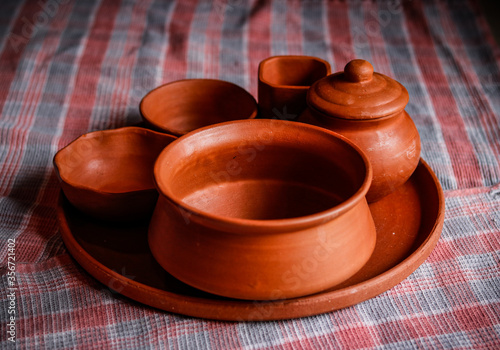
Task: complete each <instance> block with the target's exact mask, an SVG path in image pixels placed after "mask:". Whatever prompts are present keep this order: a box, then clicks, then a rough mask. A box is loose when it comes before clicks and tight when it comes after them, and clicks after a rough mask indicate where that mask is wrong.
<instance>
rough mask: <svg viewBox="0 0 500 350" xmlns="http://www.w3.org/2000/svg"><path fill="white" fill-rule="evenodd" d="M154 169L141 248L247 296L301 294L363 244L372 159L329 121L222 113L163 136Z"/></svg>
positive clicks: (360, 260) (344, 272)
mask: <svg viewBox="0 0 500 350" xmlns="http://www.w3.org/2000/svg"><path fill="white" fill-rule="evenodd" d="M154 173H155V180H156V185H157V188H158V190H159V192H160V198H159V200H158V203H157V206H156V209H155V212H154V214H153V217H152V220H151V222H150V228H149V245H150V249H151V251H152V253H153V255H154V257H155V259H156V260H157V261H158V262H159V264H160V265H161V266H162V267H163V268H164V269H165V270H167V271H168V272H169V273H170V274H172V275H173V276H174V277H176V278H178V279H179V280H181V281H183V282H185V283H187V284H189V285H192V286H194V287H196V288H199V289H201V290H204V291H207V292H210V293H214V294H218V295H222V296H226V297H232V298H239V299H251V300H272V299H283V298H292V297H297V296H302V295H307V294H312V293H315V292H319V291H321V290H324V289H326V288H329V287H332V286H334V285H336V284H338V283H341V282H343V281H345V280H346V279H348V278H349V277H351V276H352V275H353V274H354V273H356V272H357V271H358V270H359V269H360V268H361V267H362V266H363V265H364V264H365V263H366V261H367V260H368V259H369V257H370V256H371V254H372V252H373V249H374V246H375V240H376V232H375V227H374V223H373V219H372V217H371V214H370V211H369V208H368V205H367V202H366V199H365V194H366V192H367V190H368V188H369V186H370V182H371V176H372V171H371V167H370V165H369V162H368V160H367V159H366V157H365V156H364V155H363V153H362V152H360V150H359V149H358V148H357V147H356V146H355V145H354V144H352V143H351V142H350V141H348V140H347V139H345V138H344V137H342V136H340V135H338V134H335V133H333V132H331V131H327V130H324V129H321V128H319V127H315V126H310V125H303V124H299V123H294V122H288V121H281V120H246V121H235V122H227V123H223V124H219V125H216V126H212V127H207V128H203V129H200V130H197V131H195V132H192V133H190V134H189V135H186V136H183V137H181V138H180V139H178V140H177V141H174V142H173V143H172V144H170V145H169V147H167V148H166V149H165V150H164V151H163V152H162V153H161V154H160V156H159V157H158V160H157V162H156V164H155V169H154Z"/></svg>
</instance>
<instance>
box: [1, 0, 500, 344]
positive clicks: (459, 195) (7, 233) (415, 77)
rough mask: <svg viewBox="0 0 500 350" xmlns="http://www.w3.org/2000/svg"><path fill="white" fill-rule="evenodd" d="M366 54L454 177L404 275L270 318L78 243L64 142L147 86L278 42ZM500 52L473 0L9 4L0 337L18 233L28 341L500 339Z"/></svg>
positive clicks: (125, 110) (429, 152)
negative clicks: (97, 264)
mask: <svg viewBox="0 0 500 350" xmlns="http://www.w3.org/2000/svg"><path fill="white" fill-rule="evenodd" d="M282 54H306V55H313V56H318V57H321V58H324V59H326V60H328V61H329V62H330V63H331V64H332V70H333V71H338V70H341V69H343V66H344V65H345V64H346V63H347V62H348V61H349V60H350V59H353V58H365V59H367V60H369V61H371V62H372V63H373V65H374V67H375V69H376V70H377V71H379V72H382V73H384V74H387V75H389V76H391V77H393V78H395V79H397V80H398V81H400V82H401V83H403V84H404V85H405V86H406V87H407V89H408V91H409V93H410V103H409V105H408V106H407V108H406V110H407V111H408V112H409V113H410V115H411V116H412V118H413V120H414V121H415V123H416V125H417V127H418V129H419V132H420V135H421V139H422V147H423V149H422V157H423V158H424V159H425V160H426V161H427V162H428V163H429V164H430V166H431V167H432V168H433V169H434V171H435V172H436V174H437V176H438V177H439V179H440V181H441V184H442V186H443V188H444V190H445V196H446V217H445V225H444V229H443V234H442V237H441V239H440V241H439V242H438V244H437V247H436V249H435V250H434V251H433V253H432V254H431V256H430V257H429V258H428V259H427V261H426V262H425V263H424V264H423V265H422V266H421V267H420V268H419V269H417V270H416V272H414V273H413V274H412V275H411V276H410V277H409V278H408V279H406V280H405V281H403V282H402V283H400V284H399V285H397V286H396V287H394V288H393V289H391V290H389V291H387V292H386V293H384V294H382V295H380V296H378V297H376V298H374V299H371V300H368V301H366V302H363V303H361V304H359V305H356V306H353V307H350V308H347V309H343V310H340V311H337V312H332V313H327V314H323V315H318V316H315V317H309V318H303V319H296V320H288V321H278V322H264V323H232V322H214V321H208V320H200V319H193V318H189V317H183V316H179V315H174V314H170V313H166V312H162V311H158V310H155V309H152V308H149V307H146V306H143V305H141V304H138V303H136V302H134V301H131V300H129V299H127V298H125V297H122V296H120V295H118V294H115V293H113V292H111V291H110V290H109V289H108V288H107V287H106V286H104V285H102V284H100V283H98V282H97V281H96V280H95V279H93V278H92V277H91V276H90V275H88V274H87V273H86V272H85V271H84V270H83V269H82V268H80V267H79V266H78V265H77V264H76V263H75V261H74V260H72V258H71V257H70V256H69V255H68V253H67V251H66V249H65V247H64V245H63V243H62V241H61V238H60V234H59V232H58V223H57V220H56V209H55V208H56V199H57V196H58V190H59V187H58V183H57V180H56V177H55V175H54V172H53V168H52V157H53V156H54V154H55V153H56V151H57V150H58V149H60V148H61V147H63V146H65V145H66V144H68V143H69V142H70V141H71V140H73V139H74V138H76V137H78V136H79V135H81V134H83V133H86V132H89V131H93V130H100V129H109V128H116V127H120V126H125V125H131V124H134V123H137V122H139V121H140V117H139V113H138V103H139V101H140V99H141V98H142V96H143V95H144V94H145V93H146V92H147V91H149V90H150V89H151V88H153V87H155V86H157V85H160V84H162V83H164V82H168V81H172V80H176V79H182V78H186V77H187V78H194V77H197V78H199V77H205V78H217V79H223V80H228V81H231V82H234V83H236V84H238V85H240V86H242V87H244V88H246V89H247V90H249V91H250V92H251V93H252V94H253V95H254V96H256V93H257V67H258V64H259V62H260V61H261V60H262V59H264V58H266V57H268V56H271V55H282ZM499 63H500V51H499V50H498V47H497V46H496V44H495V43H494V41H493V38H492V36H491V34H490V32H489V29H488V26H487V24H486V22H485V19H484V17H483V15H482V14H481V10H480V8H479V7H478V5H477V4H476V3H475V1H472V0H471V1H453V2H452V1H449V2H446V1H418V0H413V1H404V2H403V3H402V4H401V3H399V2H395V1H387V2H382V1H381V2H373V1H329V2H316V1H305V2H298V1H290V2H287V3H286V2H283V1H272V2H269V1H260V0H232V1H222V0H216V1H213V2H203V1H182V2H180V1H179V2H166V1H159V0H144V1H141V2H139V1H137V2H133V1H127V0H123V1H104V0H90V1H76V0H40V1H29V0H24V1H18V0H12V1H7V0H2V1H1V2H0V113H1V117H0V261H1V265H0V266H1V267H0V276H1V277H0V286H1V288H0V290H1V293H0V345H1V346H0V347H2V348H8V347H9V345H12V344H11V343H10V342H9V341H8V340H7V329H8V326H7V323H8V322H9V316H10V315H9V314H8V307H9V299H8V293H7V290H6V288H7V286H8V272H9V270H8V262H7V260H8V243H9V239H15V241H16V247H15V258H16V277H17V281H16V283H17V287H18V290H17V291H16V303H17V304H16V309H15V311H16V314H15V315H16V321H15V322H16V327H17V334H16V337H17V339H16V345H17V346H18V347H19V348H27V349H39V348H50V349H56V348H75V347H77V348H98V347H110V348H115V349H123V348H142V347H158V348H181V349H192V348H202V349H205V348H215V349H233V348H245V349H261V348H275V349H299V348H326V347H332V348H346V349H359V348H404V349H407V348H438V349H441V348H453V349H462V348H465V349H469V348H490V349H493V348H500V268H499V264H500V185H499V182H500V65H499Z"/></svg>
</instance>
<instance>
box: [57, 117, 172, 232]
mask: <svg viewBox="0 0 500 350" xmlns="http://www.w3.org/2000/svg"><path fill="white" fill-rule="evenodd" d="M175 139H176V137H174V136H171V135H166V134H162V133H159V132H155V131H151V130H148V129H143V128H138V127H125V128H120V129H114V130H104V131H95V132H91V133H88V134H85V135H82V136H80V137H79V138H77V139H76V140H75V141H73V142H71V143H70V144H69V145H67V146H66V147H64V148H63V149H61V150H60V151H59V152H57V154H56V155H55V157H54V168H55V171H56V174H57V176H58V178H59V181H60V183H61V188H62V190H63V192H64V194H65V196H66V197H67V198H68V200H69V201H70V202H71V204H73V205H74V206H75V207H76V208H78V209H80V210H81V211H83V212H85V213H86V214H88V215H91V216H93V217H95V218H98V219H101V220H110V221H119V222H123V221H133V220H140V219H146V218H149V217H150V216H151V214H152V212H153V209H154V207H155V205H156V200H157V199H158V192H157V191H156V188H155V185H154V180H153V166H154V163H155V160H156V158H157V157H158V154H160V152H161V151H162V150H163V149H164V148H165V147H166V146H167V145H168V144H169V143H170V142H172V141H173V140H175Z"/></svg>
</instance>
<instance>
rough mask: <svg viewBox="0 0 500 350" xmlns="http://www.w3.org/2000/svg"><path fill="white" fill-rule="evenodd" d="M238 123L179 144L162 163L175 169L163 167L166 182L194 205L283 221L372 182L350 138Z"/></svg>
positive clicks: (344, 197) (172, 195) (222, 213)
mask: <svg viewBox="0 0 500 350" xmlns="http://www.w3.org/2000/svg"><path fill="white" fill-rule="evenodd" d="M231 129H232V128H231V127H227V129H225V130H224V129H219V130H215V131H214V132H211V131H210V130H207V131H206V132H204V133H201V134H198V135H197V137H196V138H190V139H186V140H184V142H182V143H178V144H175V145H172V146H173V147H171V148H169V150H168V152H167V153H165V154H163V157H162V161H161V162H160V163H158V164H157V169H160V168H166V169H167V168H168V169H170V170H169V171H160V170H158V171H157V174H160V177H159V178H157V181H158V184H159V186H160V189H161V190H162V191H164V192H165V193H166V194H167V196H168V197H170V198H173V199H174V200H175V201H176V202H178V203H180V204H182V205H185V206H186V207H188V208H192V209H193V210H195V211H199V212H204V213H208V214H212V215H215V216H218V217H224V218H236V219H245V220H279V219H288V218H298V217H302V216H307V215H313V214H316V213H319V212H322V211H325V210H328V209H331V208H333V207H335V206H337V205H338V204H340V203H342V202H343V201H345V200H347V199H348V198H349V197H351V196H353V195H354V194H355V193H356V191H358V190H359V188H360V186H361V185H362V183H363V181H365V176H366V168H365V165H364V164H363V161H362V159H361V158H360V157H359V156H358V155H356V154H355V153H356V152H355V151H354V150H353V149H349V148H346V147H345V145H344V143H341V142H338V143H332V142H327V143H325V144H321V137H318V139H317V140H307V142H304V141H303V140H300V133H298V134H297V135H287V136H282V135H274V134H273V132H272V131H271V130H265V129H264V130H262V131H261V132H260V133H258V134H254V135H247V134H246V133H247V132H253V131H255V129H253V130H252V131H250V130H244V129H239V130H238V131H237V132H236V130H231ZM244 133H245V136H244V139H245V141H241V137H242V136H243V134H244ZM195 150H202V151H201V152H200V153H198V154H197V153H196V152H195Z"/></svg>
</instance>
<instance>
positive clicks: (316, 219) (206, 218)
mask: <svg viewBox="0 0 500 350" xmlns="http://www.w3.org/2000/svg"><path fill="white" fill-rule="evenodd" d="M249 122H250V123H253V124H265V125H267V126H268V127H272V124H275V123H284V124H285V125H287V126H286V127H287V128H288V127H295V128H301V129H309V131H310V132H313V133H321V134H329V135H330V137H333V138H336V139H338V140H340V141H341V142H343V143H344V144H346V145H347V146H349V147H350V148H352V149H353V150H354V151H355V152H356V153H357V154H358V155H359V156H360V157H361V160H362V161H363V164H364V165H365V174H364V180H363V182H362V184H361V186H359V188H358V190H357V191H356V192H355V193H354V194H353V195H351V196H350V197H349V198H348V199H346V200H345V201H343V202H341V203H340V204H338V205H336V206H333V207H331V208H329V209H327V210H324V211H320V212H318V213H314V214H310V215H305V216H299V217H293V218H285V219H270V220H257V219H242V218H233V217H226V216H222V215H217V214H212V213H208V212H205V211H203V210H200V209H198V208H196V207H193V206H191V205H188V204H186V203H184V202H183V201H182V200H181V199H179V198H176V197H175V196H172V193H171V192H170V191H168V190H166V189H168V186H165V185H164V183H163V181H162V179H161V176H160V175H161V173H162V172H164V171H168V169H164V170H163V169H162V168H161V163H163V159H164V158H165V157H167V156H168V153H169V152H171V150H172V149H174V147H175V146H176V145H177V144H179V143H181V142H183V140H184V139H185V138H192V137H196V135H197V134H200V133H204V132H208V131H210V129H213V128H220V127H226V126H229V125H236V124H240V123H249ZM372 175H373V170H372V165H371V163H370V161H369V160H368V158H367V156H366V155H365V153H364V152H363V151H362V150H361V149H360V148H359V147H358V146H356V145H355V144H354V143H353V142H352V141H350V140H348V139H347V138H346V137H344V136H342V135H340V134H337V133H336V132H333V131H330V130H327V129H324V128H321V127H318V126H314V125H309V124H303V123H298V122H293V121H287V120H276V119H255V120H235V121H229V122H224V123H218V124H213V125H209V126H206V127H203V128H200V129H197V130H195V131H192V132H190V133H189V134H187V135H184V136H182V137H179V138H178V139H177V140H175V141H173V142H172V143H170V144H169V145H168V147H166V148H165V149H164V150H163V151H162V152H161V153H160V155H159V156H158V158H157V159H156V162H155V165H154V182H155V185H156V188H157V190H158V192H159V194H160V196H162V197H163V198H165V199H167V200H168V201H170V202H171V203H172V204H174V205H175V206H176V207H177V208H180V209H181V210H184V211H185V212H187V213H190V214H192V215H193V216H194V217H197V218H199V219H201V220H203V222H206V223H209V224H211V225H210V226H212V227H215V228H221V227H224V228H226V229H236V230H237V231H234V232H248V230H245V228H248V227H252V228H256V229H257V230H258V229H263V230H264V231H266V230H280V231H290V230H297V229H305V228H307V227H311V226H314V225H321V224H323V223H325V222H328V221H330V220H332V219H334V218H336V217H338V216H339V215H341V214H343V213H344V212H346V211H348V210H350V209H351V208H353V207H354V206H355V205H357V204H358V203H359V201H361V200H363V199H365V196H366V193H367V192H368V190H369V188H370V185H371V182H372ZM252 232H253V233H255V232H257V231H255V230H252Z"/></svg>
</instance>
